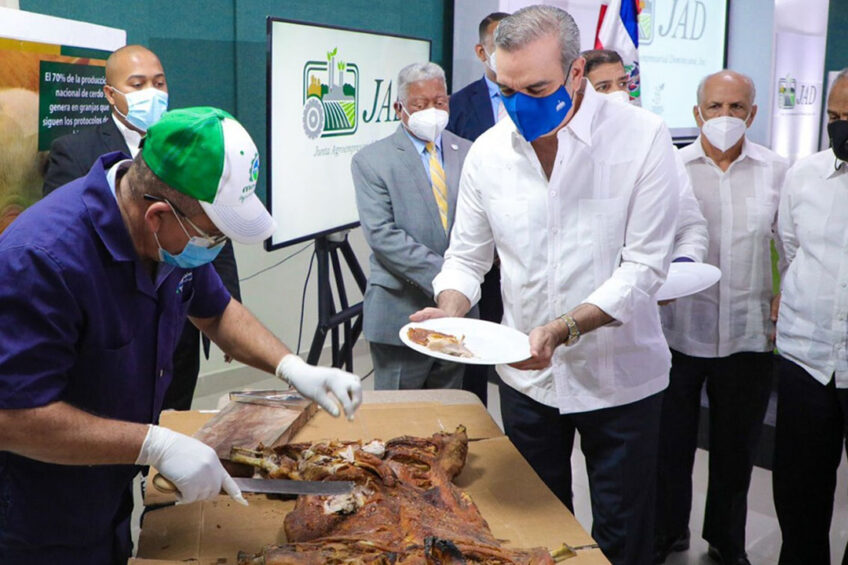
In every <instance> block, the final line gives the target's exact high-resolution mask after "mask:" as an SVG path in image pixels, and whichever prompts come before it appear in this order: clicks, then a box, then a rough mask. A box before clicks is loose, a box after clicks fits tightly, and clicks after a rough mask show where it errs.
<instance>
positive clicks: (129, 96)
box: [42, 45, 241, 410]
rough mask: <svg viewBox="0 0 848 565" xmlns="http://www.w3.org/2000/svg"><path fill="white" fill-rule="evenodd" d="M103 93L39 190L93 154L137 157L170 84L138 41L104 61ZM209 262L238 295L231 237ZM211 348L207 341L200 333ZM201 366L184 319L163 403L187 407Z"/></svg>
mask: <svg viewBox="0 0 848 565" xmlns="http://www.w3.org/2000/svg"><path fill="white" fill-rule="evenodd" d="M105 72H106V84H105V85H104V86H103V93H104V95H105V97H106V100H107V101H108V102H109V105H110V106H111V108H112V114H111V116H110V117H109V119H107V120H106V121H105V122H103V123H102V124H100V125H98V126H94V127H91V128H85V129H83V130H80V131H79V132H77V133H74V134H70V135H65V136H62V137H59V138H58V139H56V140H55V141H53V144H52V145H51V147H50V157H49V159H48V161H47V170H46V172H45V175H44V186H43V188H42V191H43V193H44V195H45V196H47V195H48V194H49V193H50V192H52V191H53V190H55V189H57V188H59V187H60V186H62V185H64V184H67V183H69V182H71V181H72V180H75V179H77V178H79V177H82V176H85V175H87V174H88V171H89V169H90V168H91V166H92V165H93V164H94V163H95V161H97V158H98V157H100V156H101V155H103V154H105V153H110V152H113V151H121V152H122V153H124V154H125V155H129V156H132V157H135V156H136V155H137V154H138V152H139V144H140V143H141V140H142V138H143V137H144V134H145V132H146V131H147V128H148V127H149V126H151V125H153V124H154V123H155V122H156V121H158V119H159V117H160V116H161V115H162V113H163V112H164V111H165V110H166V109H167V107H168V83H167V81H166V79H165V71H164V69H163V68H162V63H161V62H160V61H159V58H158V57H157V56H156V54H154V53H153V52H152V51H150V50H149V49H147V48H145V47H142V46H141V45H127V46H124V47H121V48H120V49H118V50H116V51H115V52H114V53H112V55H110V56H109V58H108V59H107V60H106V69H105ZM213 265H214V266H215V270H216V271H217V272H218V274H219V275H220V277H221V280H222V281H223V282H224V286H226V287H227V290H228V291H229V292H230V294H231V295H232V296H233V297H234V298H235V299H236V300H239V301H240V300H241V293H240V292H239V284H238V270H237V268H236V258H235V253H234V252H233V245H232V243H230V242H229V241H228V242H227V244H226V245H225V246H224V248H223V249H222V250H221V253H220V254H219V255H218V257H217V258H216V259H215V261H214V263H213ZM203 345H204V350H205V351H206V353H207V355H208V352H209V340H208V339H207V338H206V337H204V338H203ZM199 371H200V333H199V332H198V331H197V328H195V327H194V326H193V325H192V324H186V325H185V329H184V330H183V333H182V335H181V336H180V342H179V344H178V345H177V349H176V351H175V353H174V378H173V380H172V382H171V386H170V388H169V389H168V391H167V393H166V395H165V401H164V405H163V407H164V408H174V409H177V410H188V409H189V408H191V400H192V397H193V396H194V388H195V385H196V384H197V374H198V372H199Z"/></svg>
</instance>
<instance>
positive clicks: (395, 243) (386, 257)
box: [351, 63, 471, 390]
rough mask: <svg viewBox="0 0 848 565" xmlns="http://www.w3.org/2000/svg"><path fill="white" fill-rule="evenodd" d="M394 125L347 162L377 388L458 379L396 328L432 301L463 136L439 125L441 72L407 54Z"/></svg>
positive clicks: (445, 384) (443, 113)
mask: <svg viewBox="0 0 848 565" xmlns="http://www.w3.org/2000/svg"><path fill="white" fill-rule="evenodd" d="M397 86H398V99H397V101H396V102H395V104H394V108H395V112H396V114H397V116H398V118H399V119H400V121H401V124H400V125H399V126H398V129H397V131H395V132H394V133H393V134H392V135H390V136H389V137H386V138H384V139H381V140H379V141H375V142H374V143H372V144H371V145H368V146H367V147H365V148H363V149H362V150H360V151H359V152H358V153H357V154H356V155H354V157H353V161H352V162H351V171H352V173H353V183H354V186H355V188H356V204H357V207H358V208H359V220H360V222H361V224H362V231H363V233H364V234H365V240H366V241H367V242H368V245H370V246H371V250H372V252H373V253H372V255H371V276H370V277H369V279H368V287H367V289H366V291H365V300H364V302H365V304H364V322H363V330H364V333H365V337H366V338H367V339H368V342H369V344H370V349H371V358H372V360H373V362H374V387H375V388H377V389H383V390H385V389H389V390H397V389H417V388H460V387H461V386H462V374H463V366H462V365H460V364H457V363H451V362H447V361H441V360H438V359H434V358H432V357H428V356H426V355H422V354H421V353H418V352H416V351H413V350H411V349H409V348H407V347H406V346H404V345H403V343H402V342H401V341H400V338H399V337H398V332H399V331H400V328H401V327H403V325H404V324H406V323H408V322H409V315H410V314H412V313H413V312H415V311H417V310H420V309H421V308H424V307H426V306H431V305H434V304H435V302H434V299H433V290H432V289H433V277H435V276H436V274H438V272H439V269H441V267H442V261H443V255H444V253H445V249H447V247H448V238H449V235H450V232H451V227H452V226H453V221H454V215H455V214H456V195H457V187H458V185H459V174H460V171H461V170H462V163H463V161H464V160H465V154H466V153H467V152H468V148H469V147H470V146H471V143H470V142H469V141H467V140H465V139H462V138H460V137H457V136H456V135H454V134H452V133H450V132H449V131H444V129H445V126H446V125H447V123H448V93H447V88H446V86H445V73H444V71H443V70H442V68H441V67H439V66H438V65H436V64H435V63H413V64H411V65H408V66H406V67H404V68H403V69H402V70H401V71H400V73H399V74H398V81H397Z"/></svg>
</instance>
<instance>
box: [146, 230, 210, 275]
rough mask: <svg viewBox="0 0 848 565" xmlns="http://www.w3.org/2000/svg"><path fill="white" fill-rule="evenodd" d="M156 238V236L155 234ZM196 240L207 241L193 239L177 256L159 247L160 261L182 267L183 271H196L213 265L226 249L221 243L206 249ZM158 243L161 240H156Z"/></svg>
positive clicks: (198, 238)
mask: <svg viewBox="0 0 848 565" xmlns="http://www.w3.org/2000/svg"><path fill="white" fill-rule="evenodd" d="M153 235H154V236H155V235H156V234H153ZM195 240H200V241H205V240H204V239H203V238H202V237H193V238H191V239H190V240H188V243H186V246H185V247H183V250H182V251H181V252H179V253H177V254H176V255H173V254H172V253H169V252H168V251H166V250H165V249H163V248H162V246H161V245H160V246H159V260H160V261H162V262H163V263H167V264H168V265H173V266H175V267H181V268H183V269H194V268H195V267H200V266H202V265H205V264H207V263H211V262H212V261H214V260H215V258H216V257H217V256H218V253H220V252H221V249H223V248H224V243H223V242H221V243H219V244H218V245H216V246H214V247H204V246H203V245H198V244H197V242H196V241H195ZM156 243H157V244H158V243H159V238H158V237H157V238H156Z"/></svg>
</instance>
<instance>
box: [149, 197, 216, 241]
mask: <svg viewBox="0 0 848 565" xmlns="http://www.w3.org/2000/svg"><path fill="white" fill-rule="evenodd" d="M144 199H145V200H150V201H152V202H165V203H167V204H168V206H170V207H171V210H172V211H173V212H174V215H175V216H176V217H177V221H178V222H180V227H181V228H183V231H184V232H185V233H186V235H188V236H189V238H191V235H190V234H189V233H188V230H186V229H185V226H183V224H182V222H181V221H180V218H182V219H183V220H185V221H186V222H187V223H188V225H190V226H191V227H192V229H194V231H196V232H197V233H198V234H200V237H201V238H203V239H205V240H206V241H207V242H208V244H207V245H206V247H207V248H209V247H215V246H216V245H220V244H222V243H224V242H225V241H227V239H228V238H227V236H226V235H224V234H218V235H210V234H208V233H206V232H205V231H203V230H202V229H200V228H199V227H197V224H195V223H194V222H192V221H191V220H190V219H189V217H188V216H187V215H186V214H184V213H183V212H182V211H181V210H180V209H179V208H177V207H176V206H175V205H174V203H173V202H171V201H170V200H168V199H167V198H162V197H161V196H153V195H152V194H145V195H144Z"/></svg>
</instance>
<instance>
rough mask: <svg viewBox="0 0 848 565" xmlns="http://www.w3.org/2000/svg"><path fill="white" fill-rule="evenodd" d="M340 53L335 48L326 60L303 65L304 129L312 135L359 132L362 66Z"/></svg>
mask: <svg viewBox="0 0 848 565" xmlns="http://www.w3.org/2000/svg"><path fill="white" fill-rule="evenodd" d="M337 55H338V48H334V49H333V50H332V51H328V52H327V60H326V61H308V62H307V63H306V64H305V65H304V66H303V131H305V132H306V136H307V137H309V138H310V139H317V138H319V137H333V136H340V135H351V134H353V133H354V132H356V128H357V114H358V110H359V67H357V66H356V65H355V64H354V63H349V62H346V61H342V60H341V59H338V58H337Z"/></svg>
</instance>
